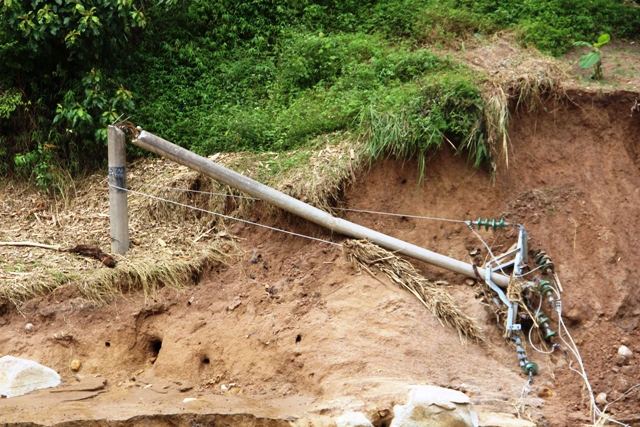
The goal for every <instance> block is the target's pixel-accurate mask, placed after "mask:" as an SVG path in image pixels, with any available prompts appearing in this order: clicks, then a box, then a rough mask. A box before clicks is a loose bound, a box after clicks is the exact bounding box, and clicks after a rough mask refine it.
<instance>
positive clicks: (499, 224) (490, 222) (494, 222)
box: [471, 217, 510, 231]
mask: <svg viewBox="0 0 640 427" xmlns="http://www.w3.org/2000/svg"><path fill="white" fill-rule="evenodd" d="M471 224H473V225H475V226H476V227H478V230H480V229H482V227H483V226H484V229H485V230H487V231H488V230H489V228H491V229H492V230H493V231H497V230H500V231H502V230H503V229H504V228H505V227H509V225H510V224H508V223H506V222H505V220H504V218H500V219H496V218H492V219H489V218H485V219H484V220H483V219H482V217H479V218H478V220H477V221H471Z"/></svg>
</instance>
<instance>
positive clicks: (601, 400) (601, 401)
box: [596, 393, 607, 405]
mask: <svg viewBox="0 0 640 427" xmlns="http://www.w3.org/2000/svg"><path fill="white" fill-rule="evenodd" d="M596 403H597V404H598V405H606V404H607V393H600V394H599V395H597V396H596Z"/></svg>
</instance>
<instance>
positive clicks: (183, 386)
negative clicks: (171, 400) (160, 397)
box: [178, 384, 193, 393]
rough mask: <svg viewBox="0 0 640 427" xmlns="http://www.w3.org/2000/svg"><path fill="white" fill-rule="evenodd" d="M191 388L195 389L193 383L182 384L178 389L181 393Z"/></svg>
mask: <svg viewBox="0 0 640 427" xmlns="http://www.w3.org/2000/svg"><path fill="white" fill-rule="evenodd" d="M191 389H193V386H192V385H191V384H182V385H181V386H180V388H178V391H179V392H180V393H184V392H186V391H189V390H191Z"/></svg>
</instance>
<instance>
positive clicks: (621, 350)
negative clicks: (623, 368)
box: [618, 345, 633, 357]
mask: <svg viewBox="0 0 640 427" xmlns="http://www.w3.org/2000/svg"><path fill="white" fill-rule="evenodd" d="M618 354H619V355H620V356H624V357H631V356H633V352H632V351H631V350H629V347H627V346H626V345H621V346H620V348H619V349H618Z"/></svg>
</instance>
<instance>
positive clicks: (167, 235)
mask: <svg viewBox="0 0 640 427" xmlns="http://www.w3.org/2000/svg"><path fill="white" fill-rule="evenodd" d="M336 140H338V141H339V143H337V144H336V143H335V141H336ZM316 143H317V144H316V146H317V145H320V147H317V149H316V150H315V151H314V150H312V149H311V148H309V149H308V150H307V151H302V150H300V151H295V152H291V153H279V154H277V153H264V154H259V155H258V154H250V153H235V154H217V155H215V156H212V160H214V161H216V162H219V163H221V164H223V165H225V166H227V167H230V168H232V169H234V170H236V171H238V172H240V173H243V174H245V175H247V176H250V177H253V178H254V179H257V180H258V181H260V182H263V183H264V184H266V185H270V186H272V187H275V188H276V189H279V190H281V191H283V192H285V193H287V194H289V195H291V196H293V197H296V198H298V199H300V200H302V201H304V202H306V203H309V204H312V205H314V206H316V207H319V208H321V209H325V210H328V209H330V206H331V205H332V204H334V203H335V201H336V200H337V199H338V197H339V195H340V192H341V191H342V188H343V186H344V185H346V183H348V182H349V181H350V180H351V179H353V175H354V169H355V168H357V167H358V165H359V158H358V156H357V155H356V151H355V149H354V148H352V144H351V142H350V140H349V135H348V134H341V135H329V136H326V137H324V138H321V139H319V140H318V141H316ZM127 172H128V176H127V179H128V186H129V188H131V189H132V190H136V191H140V192H142V193H147V194H151V195H156V196H160V197H163V198H166V199H169V200H174V201H177V202H180V203H184V204H186V205H190V206H196V207H199V208H201V209H206V210H209V211H212V212H217V213H222V214H225V215H229V216H236V217H246V216H248V215H249V214H250V212H251V210H252V208H253V204H254V200H252V199H247V198H244V199H243V198H233V197H230V196H229V195H228V194H234V195H240V194H238V192H237V191H235V190H233V189H231V188H229V187H227V186H225V185H221V184H219V183H217V182H216V181H214V180H212V179H210V178H208V177H206V176H203V175H201V174H199V173H197V172H193V171H190V170H189V169H187V168H186V167H184V166H180V165H177V164H175V163H172V162H169V161H165V160H163V159H142V160H139V161H136V162H134V163H133V164H130V165H129V166H128V171H127ZM63 181H64V182H63ZM60 182H61V183H63V184H64V185H61V186H60V187H61V188H63V189H64V192H63V194H62V195H61V194H60V193H56V194H55V195H54V196H49V195H46V194H43V193H41V192H39V191H37V190H36V189H35V188H33V187H32V186H29V185H28V184H26V183H7V184H6V185H4V186H3V188H2V189H1V190H0V241H35V242H38V243H44V244H51V245H59V246H61V247H62V248H69V247H73V246H75V245H77V244H89V245H95V246H98V247H100V248H101V249H102V250H103V251H105V252H110V250H109V249H110V245H111V240H110V237H109V196H108V179H107V177H106V176H105V175H98V174H97V175H92V176H89V177H86V178H85V179H83V180H81V181H78V182H74V181H73V180H70V179H68V177H61V181H60ZM149 184H150V185H153V186H156V187H150V186H149ZM158 187H162V188H158ZM170 188H174V189H189V190H197V191H199V192H198V193H194V192H186V191H176V190H171V189H170ZM211 192H214V193H221V194H223V195H213V194H208V193H211ZM128 201H129V233H130V238H131V244H132V246H131V250H130V251H129V252H128V253H127V254H126V256H117V257H116V259H117V261H118V263H117V266H116V268H115V269H106V268H104V266H103V265H102V264H101V263H100V262H99V261H97V260H94V259H90V258H85V257H81V256H77V255H74V254H71V253H64V252H57V251H52V250H47V249H42V248H33V247H6V246H4V247H3V246H0V304H2V302H3V301H9V302H11V303H13V304H14V305H16V306H20V304H21V303H22V302H24V301H26V300H27V299H29V298H32V297H34V296H37V295H43V294H46V293H48V292H51V291H54V290H55V289H57V288H59V287H60V286H68V285H71V286H75V287H76V288H77V289H78V291H79V292H80V293H81V294H82V295H83V296H84V297H86V298H88V299H90V300H92V301H95V302H99V303H104V302H106V301H108V300H109V298H111V297H113V296H116V295H121V294H123V293H126V292H141V293H143V294H144V295H145V296H152V295H153V294H154V293H155V292H156V291H157V290H158V289H159V288H160V287H162V286H171V287H175V288H181V287H184V286H188V285H192V284H196V283H197V282H198V279H199V276H200V274H201V273H202V272H203V271H204V270H206V269H207V268H209V267H210V266H212V265H215V264H219V263H224V262H225V259H226V258H227V257H228V256H235V255H237V254H238V249H237V247H236V245H235V243H234V240H233V238H232V237H231V236H230V235H229V233H228V232H227V230H226V225H225V221H221V220H220V218H219V217H216V216H214V215H211V214H207V213H204V212H199V211H194V210H192V209H189V208H186V207H181V206H177V205H174V204H170V203H166V202H162V201H158V200H153V199H150V198H148V197H146V196H143V195H139V194H133V193H131V194H129V198H128ZM262 212H271V213H277V212H280V211H279V210H278V209H276V208H269V207H268V205H267V204H265V206H264V209H263V211H262Z"/></svg>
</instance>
